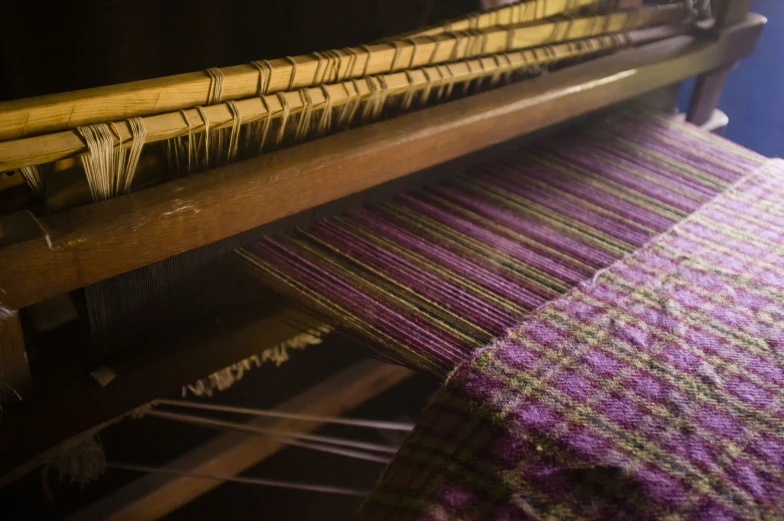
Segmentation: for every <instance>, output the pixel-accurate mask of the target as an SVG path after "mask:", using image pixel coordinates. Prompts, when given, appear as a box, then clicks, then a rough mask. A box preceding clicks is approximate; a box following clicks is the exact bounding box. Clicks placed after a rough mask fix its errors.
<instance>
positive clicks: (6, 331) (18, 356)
mask: <svg viewBox="0 0 784 521" xmlns="http://www.w3.org/2000/svg"><path fill="white" fill-rule="evenodd" d="M29 389H30V368H29V366H28V365H27V353H26V352H25V345H24V337H23V336H22V325H21V323H20V322H19V312H18V311H9V310H5V309H3V308H0V400H2V401H6V400H8V399H11V400H15V399H20V400H21V399H22V396H23V395H24V394H25V393H26V392H27V391H29Z"/></svg>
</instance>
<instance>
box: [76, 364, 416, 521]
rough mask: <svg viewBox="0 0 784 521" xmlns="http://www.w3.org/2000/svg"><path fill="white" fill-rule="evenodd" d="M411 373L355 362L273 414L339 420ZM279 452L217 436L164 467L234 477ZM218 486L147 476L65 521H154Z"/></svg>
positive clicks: (256, 422)
mask: <svg viewBox="0 0 784 521" xmlns="http://www.w3.org/2000/svg"><path fill="white" fill-rule="evenodd" d="M411 374H412V372H411V371H410V370H409V369H405V368H403V367H399V366H394V365H388V364H384V363H381V362H376V361H372V360H368V361H364V362H360V363H358V364H356V365H354V366H352V367H350V368H348V369H346V370H344V371H342V372H340V373H338V374H336V375H334V376H332V377H330V378H328V379H327V380H324V381H323V382H321V383H319V384H317V385H315V386H314V387H311V388H310V389H307V390H305V391H304V392H303V393H301V394H299V395H297V396H295V397H294V398H292V399H290V400H288V401H286V402H285V403H283V404H281V405H280V406H279V407H277V408H276V409H275V410H277V411H283V412H297V413H304V414H317V415H322V416H339V415H341V414H344V413H346V412H348V411H350V410H351V409H353V408H355V407H357V406H358V405H360V404H362V403H363V402H365V401H367V400H369V399H370V398H373V397H374V396H377V395H379V394H380V393H382V392H383V391H385V390H387V389H389V388H390V387H392V386H393V385H395V384H397V383H399V382H400V381H401V380H403V379H405V378H407V377H408V376H410V375H411ZM248 425H251V426H254V427H263V428H272V429H279V430H285V431H292V432H298V433H307V432H310V431H312V430H315V429H316V428H318V427H319V426H320V424H319V423H316V422H298V421H294V420H288V419H277V420H270V419H268V418H256V419H253V420H251V421H250V422H248ZM284 447H285V444H283V443H282V442H280V441H279V440H275V439H272V438H264V437H258V436H247V435H244V434H242V433H228V434H223V435H221V436H219V437H217V438H216V439H214V440H213V441H210V442H208V443H206V444H204V445H202V446H201V447H199V448H197V449H195V450H193V451H191V452H189V453H187V454H185V455H184V456H181V457H179V458H177V459H176V460H175V461H173V462H171V463H170V464H169V465H168V468H171V469H177V470H187V471H190V472H195V473H203V474H214V475H220V476H234V475H236V474H239V473H241V472H243V471H245V470H247V469H249V468H251V467H253V466H254V465H256V464H257V463H259V462H260V461H262V460H264V459H266V458H268V457H270V456H271V455H273V454H275V453H276V452H278V451H279V450H281V449H282V448H284ZM220 484H221V481H216V480H211V479H199V478H191V477H182V476H171V475H162V474H150V475H147V476H145V477H143V478H141V479H138V480H137V481H134V482H132V483H131V484H130V485H128V486H126V487H124V488H123V489H121V490H119V491H117V492H115V493H113V494H110V495H108V496H107V497H105V498H102V499H100V500H98V501H96V502H95V503H93V504H92V505H89V506H87V507H86V508H84V509H82V510H81V511H79V512H77V513H76V514H74V515H72V516H71V517H69V518H68V521H82V520H85V521H86V520H88V519H89V520H92V519H103V520H104V521H124V520H128V521H131V520H133V521H145V520H154V519H160V518H162V517H164V516H166V515H167V514H169V513H171V512H173V511H174V510H176V509H177V508H179V507H181V506H183V505H185V504H186V503H189V502H191V501H193V500H194V499H196V498H197V497H199V496H201V495H202V494H205V493H207V492H209V491H210V490H212V489H214V488H215V487H217V486H218V485H220Z"/></svg>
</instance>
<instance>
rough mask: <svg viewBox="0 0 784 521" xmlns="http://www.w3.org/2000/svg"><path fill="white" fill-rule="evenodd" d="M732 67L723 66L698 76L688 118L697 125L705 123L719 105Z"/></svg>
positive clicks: (687, 114)
mask: <svg viewBox="0 0 784 521" xmlns="http://www.w3.org/2000/svg"><path fill="white" fill-rule="evenodd" d="M733 67H734V66H732V67H723V68H721V69H716V70H715V71H711V72H706V73H705V74H701V75H699V76H698V77H697V83H696V84H695V85H694V92H693V93H692V95H691V102H690V103H689V110H688V112H687V113H686V120H687V121H690V122H691V123H694V124H695V125H704V124H705V123H707V122H708V120H710V118H711V116H712V115H713V110H714V109H715V108H716V107H717V106H718V105H719V99H720V98H721V91H722V90H723V89H724V82H725V81H726V80H727V74H728V73H729V72H730V71H731V70H732V68H733Z"/></svg>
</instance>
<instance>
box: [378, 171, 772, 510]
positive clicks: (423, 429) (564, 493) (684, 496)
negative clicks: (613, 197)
mask: <svg viewBox="0 0 784 521" xmlns="http://www.w3.org/2000/svg"><path fill="white" fill-rule="evenodd" d="M783 163H784V162H782V161H780V160H775V161H772V162H770V163H768V164H767V165H766V166H765V167H763V168H762V169H761V170H759V171H757V173H756V174H753V175H750V176H748V177H746V178H744V179H743V180H742V181H740V182H739V183H738V184H737V185H736V186H735V187H734V188H732V189H730V190H728V191H727V192H725V193H724V194H722V195H720V196H719V197H718V198H717V199H716V200H715V201H713V202H712V203H709V204H707V205H706V206H705V207H703V208H702V209H701V210H699V211H698V212H697V213H696V214H694V215H693V216H692V217H691V218H689V219H688V220H686V221H685V222H682V223H681V224H679V225H678V226H676V227H675V228H674V229H672V230H671V231H669V232H668V233H665V234H663V235H662V236H660V237H658V238H656V239H654V240H653V241H651V242H650V243H649V244H647V245H646V246H644V247H643V248H641V249H640V250H639V251H637V252H636V253H634V254H632V255H631V256H629V257H627V258H626V259H624V260H622V261H619V262H618V263H616V264H614V265H613V266H612V267H611V268H609V269H607V270H606V271H603V272H602V273H600V274H599V275H598V276H597V277H596V278H595V280H593V281H589V282H587V283H585V284H583V285H581V286H580V287H578V288H576V289H575V290H573V291H571V292H570V293H569V294H568V295H566V296H564V297H561V298H559V299H556V300H554V301H553V302H551V303H549V304H547V305H545V306H544V307H542V308H541V309H539V310H537V311H536V312H535V313H534V314H532V315H530V316H529V317H528V318H526V319H524V320H523V321H522V322H521V324H520V325H518V326H516V327H514V328H512V329H510V330H509V331H508V332H507V334H505V335H504V336H502V337H501V338H500V339H498V340H496V341H494V342H493V343H492V344H491V345H490V346H489V347H487V348H485V349H484V350H482V351H480V352H479V354H478V355H477V356H476V357H475V358H474V359H473V360H471V361H470V362H467V363H465V364H464V365H462V366H461V367H460V368H459V369H458V370H457V371H456V372H455V373H454V374H453V375H452V376H451V377H450V379H449V380H448V383H447V384H446V386H445V387H444V388H443V389H442V391H440V393H439V394H438V396H437V398H436V399H435V401H434V403H433V404H432V405H431V406H430V407H429V409H428V410H427V411H426V412H425V414H424V418H423V419H422V421H421V423H420V424H419V425H418V427H417V428H416V430H415V432H414V433H413V435H412V436H411V438H410V439H409V440H408V441H407V442H406V443H405V444H404V446H403V448H402V450H401V451H400V453H399V454H398V456H397V457H396V459H395V460H394V462H393V463H392V465H391V466H390V467H389V468H388V469H387V471H386V472H385V475H384V477H383V479H382V482H381V484H380V485H379V487H378V488H377V490H376V491H375V493H374V494H373V496H372V498H371V499H370V501H369V502H368V504H367V505H366V507H365V511H364V513H365V518H366V519H372V520H386V519H390V520H391V519H395V520H399V519H412V520H414V519H415V520H428V521H435V520H446V519H461V520H479V519H482V520H484V519H493V520H506V521H511V520H517V519H521V520H522V519H558V520H561V519H596V520H599V519H601V520H606V519H634V520H640V519H666V520H678V519H698V520H706V521H708V520H710V521H717V520H730V519H770V520H772V519H784V203H782V201H784V168H782V164H783Z"/></svg>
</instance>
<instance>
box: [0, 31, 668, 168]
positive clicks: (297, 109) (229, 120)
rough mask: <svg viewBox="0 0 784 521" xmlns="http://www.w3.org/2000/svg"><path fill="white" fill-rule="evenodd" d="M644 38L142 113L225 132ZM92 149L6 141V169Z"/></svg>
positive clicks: (162, 130) (75, 139)
mask: <svg viewBox="0 0 784 521" xmlns="http://www.w3.org/2000/svg"><path fill="white" fill-rule="evenodd" d="M659 34H660V31H656V33H655V34H654V35H653V37H655V38H658V37H659ZM644 37H645V36H644V35H640V34H638V35H635V36H634V37H627V36H626V35H621V34H613V35H609V36H599V37H595V38H588V39H585V40H578V41H576V42H567V43H562V44H556V45H549V46H546V47H534V48H532V49H525V50H522V51H515V52H511V53H503V54H497V55H492V56H485V57H482V58H476V59H473V60H466V61H461V62H457V63H450V64H446V65H435V66H429V67H424V68H421V69H415V70H412V71H405V72H395V73H388V74H382V75H378V76H371V77H368V78H363V79H360V80H351V81H347V82H341V83H335V84H331V85H322V86H318V87H305V88H303V89H299V90H296V91H289V92H279V93H276V94H268V95H265V96H260V97H257V98H249V99H245V100H240V101H237V102H229V103H234V105H233V107H230V106H229V103H220V104H217V105H210V106H207V107H203V108H200V109H187V110H185V111H177V112H169V113H166V114H159V115H156V116H147V117H145V118H142V122H143V125H144V129H145V141H144V142H145V143H154V142H157V141H163V140H166V139H172V138H175V137H181V136H186V135H188V134H189V133H199V132H204V130H205V128H206V125H207V122H208V124H209V128H210V130H217V129H221V128H226V127H229V126H231V125H232V124H233V123H234V122H235V121H237V120H239V121H240V122H241V124H243V125H244V124H248V123H252V122H254V121H259V120H269V119H272V120H275V119H281V118H282V117H284V115H286V116H293V115H296V114H298V113H301V112H302V111H303V110H304V109H306V108H307V109H315V110H321V109H324V108H325V107H331V108H332V109H336V108H340V107H344V106H346V105H349V104H354V103H358V102H361V101H363V100H364V101H372V98H373V97H374V96H383V97H385V98H386V97H391V96H395V95H398V94H404V93H406V92H412V93H414V92H418V93H420V95H421V96H422V97H423V98H428V97H429V96H428V94H429V93H431V92H438V93H439V94H442V95H448V94H449V92H448V91H450V90H451V88H452V87H453V86H454V85H455V84H458V85H459V84H464V83H466V82H473V81H475V80H485V79H489V80H490V83H491V84H497V83H498V82H499V81H501V80H502V79H503V78H504V77H506V76H508V75H509V74H511V73H514V72H518V71H526V70H532V71H536V70H547V69H549V68H551V67H553V66H555V65H558V64H559V63H563V62H565V61H569V60H580V59H582V58H586V57H590V56H593V55H598V54H602V53H605V52H610V51H612V50H615V49H618V48H621V47H623V46H626V45H630V44H631V42H633V41H635V40H636V41H638V42H639V41H640V40H642V39H643V38H644ZM284 106H285V107H286V108H285V109H284ZM205 119H206V121H205ZM114 126H115V128H116V129H117V132H118V135H117V136H115V146H121V145H122V146H126V147H127V146H129V144H130V143H131V141H132V139H131V138H132V134H131V129H130V128H129V122H128V121H127V120H126V121H118V122H115V123H114ZM85 152H87V146H86V144H85V142H84V139H83V138H82V136H81V135H80V134H79V133H78V132H77V131H75V130H66V131H63V132H57V133H54V134H46V135H42V136H33V137H28V138H23V139H17V140H12V141H5V142H0V171H3V170H6V171H8V170H13V169H17V168H23V167H26V166H33V165H38V164H42V163H48V162H51V161H56V160H59V159H65V158H68V157H74V156H77V155H79V154H82V153H85Z"/></svg>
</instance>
